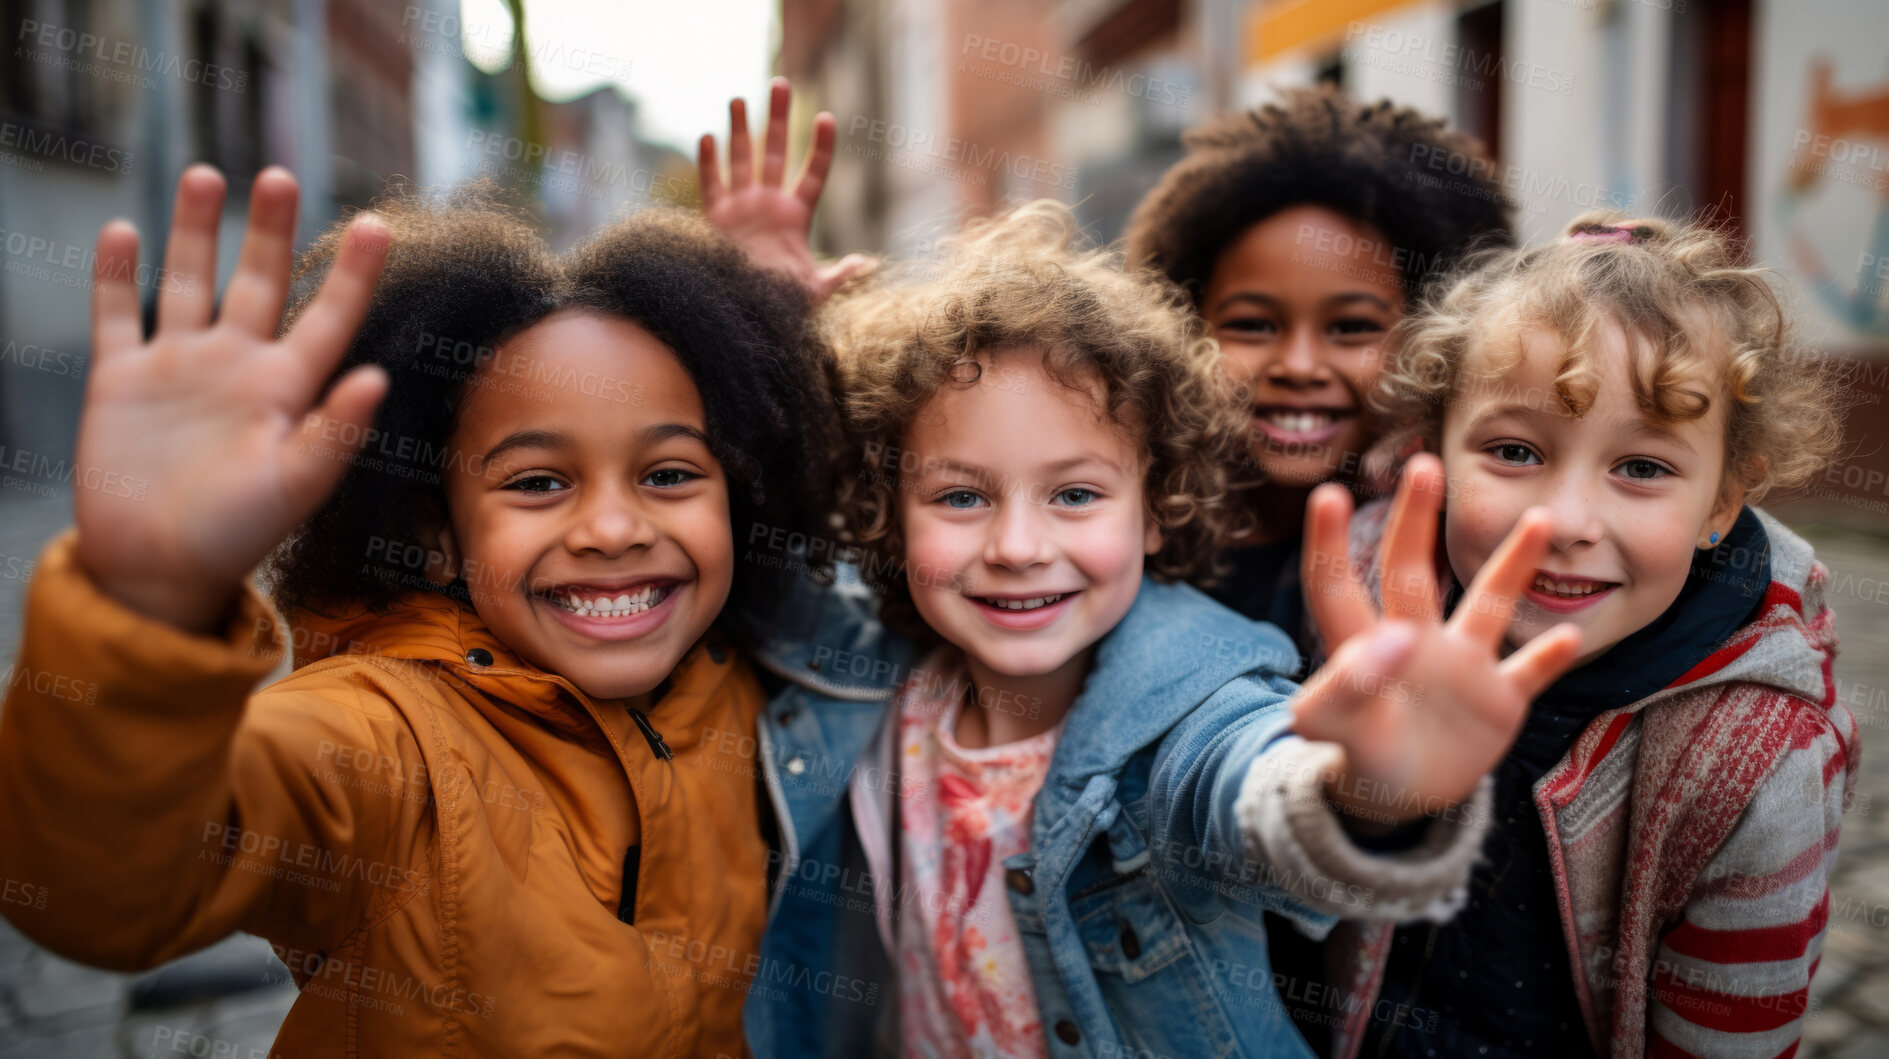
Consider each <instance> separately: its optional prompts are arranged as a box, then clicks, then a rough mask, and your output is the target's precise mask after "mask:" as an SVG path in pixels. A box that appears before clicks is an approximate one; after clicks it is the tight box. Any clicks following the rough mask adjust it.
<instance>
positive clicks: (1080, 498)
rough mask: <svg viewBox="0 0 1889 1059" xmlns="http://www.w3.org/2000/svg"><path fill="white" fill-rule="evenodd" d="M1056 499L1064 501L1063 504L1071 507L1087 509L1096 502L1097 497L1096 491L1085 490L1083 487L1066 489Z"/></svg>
mask: <svg viewBox="0 0 1889 1059" xmlns="http://www.w3.org/2000/svg"><path fill="white" fill-rule="evenodd" d="M1056 499H1058V500H1060V501H1062V502H1063V503H1065V504H1067V505H1069V506H1070V507H1085V506H1087V505H1089V504H1092V503H1094V502H1095V500H1096V495H1095V490H1093V489H1084V488H1082V487H1081V486H1071V487H1070V488H1068V489H1065V490H1063V491H1062V492H1060V493H1057V494H1056Z"/></svg>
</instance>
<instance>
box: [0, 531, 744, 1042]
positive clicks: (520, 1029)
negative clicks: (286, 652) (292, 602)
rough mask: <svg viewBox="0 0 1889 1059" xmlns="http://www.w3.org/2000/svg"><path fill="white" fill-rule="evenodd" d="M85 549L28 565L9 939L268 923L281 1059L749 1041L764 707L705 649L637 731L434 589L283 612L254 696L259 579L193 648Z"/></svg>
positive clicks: (269, 637) (134, 946)
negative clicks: (140, 609) (279, 673)
mask: <svg viewBox="0 0 1889 1059" xmlns="http://www.w3.org/2000/svg"><path fill="white" fill-rule="evenodd" d="M75 540H76V535H75V534H74V533H73V532H72V531H68V532H67V533H66V534H65V535H63V536H62V537H61V538H59V539H58V540H56V541H54V542H53V543H52V544H51V545H49V546H48V548H47V550H46V553H45V555H44V557H43V559H42V561H41V563H40V565H39V567H38V570H37V572H36V576H35V577H34V579H33V582H32V584H31V586H30V588H29V591H28V597H27V607H26V633H25V639H24V643H23V645H22V649H21V652H20V656H19V659H18V661H17V663H16V664H15V666H14V669H13V671H12V673H11V674H10V675H9V678H8V679H9V687H8V688H7V698H6V704H5V708H4V712H0V878H4V879H5V880H6V881H7V884H8V887H7V888H8V891H9V892H10V893H11V894H13V895H14V896H13V897H11V898H9V899H8V900H7V901H3V902H0V911H4V912H5V913H6V915H7V917H8V918H9V919H10V920H11V921H12V922H13V923H14V925H15V926H17V927H18V928H19V929H20V930H21V931H22V932H24V933H25V934H27V935H28V936H30V937H32V938H33V939H35V940H37V941H39V942H40V943H42V944H44V945H45V946H47V947H48V948H50V949H52V950H54V951H55V952H59V953H62V954H64V955H66V956H69V957H72V958H74V959H78V960H82V961H84V962H87V963H92V964H97V965H100V966H104V967H109V968H115V969H140V968H147V967H150V966H152V965H154V964H157V963H161V962H163V961H165V960H169V959H172V958H174V957H176V956H180V955H182V954H184V953H187V952H190V951H192V950H194V949H198V948H201V947H203V946H205V945H208V944H210V943H211V942H214V941H216V940H217V939H219V938H221V937H223V936H224V935H227V934H229V933H230V932H232V931H237V930H246V931H249V932H251V933H255V934H260V935H262V936H263V937H265V938H267V939H268V940H269V941H270V943H271V944H272V945H273V946H274V947H275V950H276V953H277V955H279V956H280V957H281V958H282V959H283V962H284V963H286V964H287V965H288V967H289V970H290V971H291V972H292V973H293V974H294V976H295V979H296V982H297V984H298V985H299V986H300V987H301V995H300V997H299V998H297V1000H296V1002H295V1005H294V1007H293V1009H292V1010H291V1011H290V1012H289V1016H288V1020H287V1021H286V1022H285V1023H284V1025H283V1027H282V1031H281V1035H280V1036H279V1037H278V1039H277V1045H276V1053H277V1054H280V1055H285V1056H309V1055H320V1056H331V1055H349V1056H354V1055H363V1056H402V1057H405V1056H416V1055H464V1056H484V1055H505V1056H524V1055H531V1056H540V1055H552V1054H557V1055H626V1056H627V1055H635V1056H698V1055H699V1056H712V1055H716V1054H718V1053H721V1054H727V1055H740V1054H741V1053H742V1040H741V1006H742V1001H743V1000H744V998H745V996H746V992H747V987H748V983H749V979H750V978H751V976H752V974H753V972H754V970H755V969H756V966H757V965H758V962H759V958H758V956H756V955H755V954H756V953H757V951H758V949H759V941H760V937H761V929H762V925H763V921H764V919H765V917H766V897H767V892H766V871H767V850H766V846H765V843H764V841H763V839H762V833H761V829H760V822H759V816H758V814H759V812H760V811H761V807H760V803H759V800H758V799H759V794H758V791H757V785H756V781H755V775H756V768H755V762H754V760H753V753H752V747H753V746H754V741H753V739H752V738H751V737H752V735H753V733H754V730H755V723H756V714H757V712H758V711H759V710H760V708H761V704H762V697H761V690H760V687H759V685H758V684H757V682H756V681H755V678H754V675H753V673H752V672H751V671H750V670H749V669H748V668H747V666H746V664H745V662H743V661H741V660H740V659H739V658H738V657H737V656H735V655H734V654H732V653H731V652H730V651H729V649H728V648H727V647H726V646H725V643H724V642H723V641H722V640H721V638H720V635H719V634H718V633H715V632H711V633H710V634H708V636H706V637H705V638H704V640H703V642H701V643H699V644H697V645H696V646H695V647H694V648H693V649H692V650H691V651H690V653H689V654H688V655H687V656H686V657H685V658H684V659H683V661H682V663H681V664H680V665H679V666H678V667H677V668H676V671H675V673H674V675H673V676H672V677H671V680H670V688H669V690H668V691H667V692H666V693H665V694H664V695H663V697H662V699H661V700H660V702H657V703H656V704H655V705H653V706H650V713H649V720H650V722H651V723H652V725H653V729H652V730H651V731H650V732H649V733H645V732H644V731H642V730H641V729H640V728H639V726H638V724H637V723H636V718H635V717H634V716H633V715H632V714H631V712H630V709H629V708H628V707H626V706H625V705H624V704H621V703H618V704H614V705H606V704H602V703H598V702H596V701H593V700H591V699H589V698H588V697H586V696H585V695H584V694H583V693H581V692H579V691H578V690H577V689H576V688H575V687H573V686H572V685H571V684H570V683H569V682H567V681H566V680H564V679H563V678H562V677H559V676H556V675H554V674H550V673H546V672H544V671H542V670H540V669H537V668H535V667H533V666H531V665H530V664H528V663H526V662H524V661H522V660H521V659H519V658H518V657H517V656H516V655H514V654H512V653H511V652H510V651H508V650H507V649H506V648H505V646H504V645H503V644H501V643H499V641H498V640H496V639H495V638H494V637H493V636H492V634H491V633H490V632H489V631H487V629H486V628H485V627H484V626H483V625H482V624H481V623H480V622H479V620H478V618H477V616H476V615H475V614H474V613H473V612H472V611H471V610H469V609H467V608H465V607H462V606H459V605H457V604H455V603H454V602H452V601H451V600H449V599H446V598H444V597H442V596H438V595H434V594H428V593H414V594H412V595H411V596H409V597H407V598H406V599H404V600H403V601H402V604H401V605H400V606H397V607H396V608H394V609H393V610H392V611H390V612H389V613H386V614H381V615H367V614H358V615H356V616H354V617H353V618H352V619H342V620H329V621H319V622H315V621H311V622H308V623H306V624H305V623H303V622H301V621H300V620H299V616H298V621H297V624H296V627H295V633H294V635H295V638H296V640H297V645H296V646H297V652H296V654H297V657H296V662H297V663H298V668H296V670H295V671H294V672H293V673H292V674H290V675H289V676H288V677H286V678H284V679H283V680H281V681H279V682H277V683H275V684H273V685H271V686H269V687H268V688H266V689H263V690H261V691H258V692H255V693H254V694H252V693H251V690H252V689H253V688H254V686H255V685H256V683H257V682H258V681H259V680H261V679H262V678H263V677H264V676H265V675H266V674H268V672H269V671H270V669H271V668H272V667H273V666H274V665H275V663H276V662H277V661H278V660H279V658H280V648H279V646H278V636H277V623H276V621H275V618H274V616H273V613H272V611H271V610H270V607H269V604H268V603H267V602H266V601H265V600H264V599H263V597H262V596H261V595H260V594H259V593H257V592H256V591H255V589H254V588H249V589H246V590H245V595H244V599H243V601H242V604H241V608H240V612H239V613H238V615H237V616H236V617H235V618H233V619H232V620H231V622H230V624H229V625H228V626H227V627H226V628H225V629H224V631H223V635H222V636H220V637H206V636H195V635H191V634H188V633H185V632H183V631H181V630H178V629H175V628H173V627H170V626H168V625H165V624H163V623H160V622H156V621H152V620H149V619H147V618H144V617H142V616H141V615H138V614H137V613H135V612H133V611H131V610H129V609H128V608H126V607H124V606H122V605H120V604H119V603H117V602H116V601H115V600H113V599H111V598H110V597H108V596H106V595H104V594H103V593H102V592H101V591H100V590H99V588H98V587H97V585H96V584H95V583H94V582H93V581H92V580H91V579H90V578H89V576H88V575H87V574H86V573H85V572H84V570H83V569H82V568H80V567H79V566H78V564H77V562H76V561H75V557H74V551H73V544H74V541H75ZM638 705H645V706H647V705H648V702H647V701H646V700H639V702H638ZM657 731H660V738H658V736H657V734H656V732H657ZM662 744H666V746H667V747H668V748H670V749H671V750H673V753H674V760H663V759H661V757H660V756H659V752H658V746H659V745H662ZM730 747H746V748H749V752H748V754H747V756H746V757H745V758H741V757H739V755H732V754H730V752H729V748H730ZM631 847H637V848H638V850H639V852H638V854H637V855H636V856H633V857H631V856H626V854H628V853H629V851H630V849H631ZM632 862H634V864H635V867H632V868H631V869H630V871H629V872H628V873H627V874H629V875H630V876H631V878H632V880H633V884H634V900H633V902H632V903H633V905H634V907H633V909H624V910H623V914H622V915H621V916H619V904H620V902H621V899H622V897H623V896H624V890H625V876H626V864H631V863H632ZM21 895H27V896H29V897H30V898H31V899H30V900H20V899H18V898H19V897H20V896H21Z"/></svg>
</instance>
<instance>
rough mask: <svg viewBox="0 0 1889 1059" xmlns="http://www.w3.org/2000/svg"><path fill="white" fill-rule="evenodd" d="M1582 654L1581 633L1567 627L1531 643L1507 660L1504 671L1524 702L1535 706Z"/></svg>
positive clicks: (1523, 646) (1562, 625)
mask: <svg viewBox="0 0 1889 1059" xmlns="http://www.w3.org/2000/svg"><path fill="white" fill-rule="evenodd" d="M1580 653H1581V630H1580V628H1579V627H1578V626H1576V625H1572V624H1568V623H1563V624H1560V625H1557V626H1555V627H1554V628H1552V629H1549V630H1548V631H1547V632H1545V633H1542V634H1541V635H1540V636H1537V637H1535V638H1534V639H1532V640H1530V641H1528V642H1527V643H1525V644H1523V645H1522V646H1521V649H1520V650H1518V651H1516V652H1515V653H1514V654H1512V655H1510V656H1508V657H1507V658H1505V659H1503V661H1502V665H1501V666H1500V669H1501V671H1502V675H1503V676H1505V677H1507V678H1509V680H1510V682H1511V683H1513V685H1514V687H1515V691H1516V693H1517V694H1519V695H1520V696H1521V697H1522V699H1523V700H1524V701H1527V702H1533V701H1534V700H1535V697H1536V696H1537V695H1540V694H1541V693H1542V692H1543V691H1544V690H1545V689H1546V688H1547V687H1548V685H1550V684H1552V683H1554V682H1555V681H1557V680H1559V679H1561V674H1563V673H1566V672H1567V671H1568V667H1569V666H1571V665H1573V664H1574V659H1575V658H1576V657H1578V656H1579V655H1580Z"/></svg>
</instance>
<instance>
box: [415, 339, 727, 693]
mask: <svg viewBox="0 0 1889 1059" xmlns="http://www.w3.org/2000/svg"><path fill="white" fill-rule="evenodd" d="M508 376H510V377H512V378H516V379H518V380H519V381H520V385H508V384H507V383H509V382H510V381H511V380H510V379H508V378H507V377H508ZM526 379H529V380H532V381H531V382H529V383H526V382H524V380H526ZM537 380H547V381H546V382H543V383H540V382H538V381H537ZM602 380H624V381H628V382H629V383H630V384H631V385H628V386H624V385H620V384H614V383H609V382H600V384H599V385H596V386H592V385H589V384H588V382H589V381H602ZM528 390H529V391H537V393H536V394H533V393H521V391H528ZM538 395H542V396H544V397H545V398H546V399H543V400H540V399H537V397H538ZM706 432H707V424H706V418H705V416H704V413H703V409H702V399H701V395H700V394H699V393H698V392H697V391H696V388H695V383H694V381H693V380H692V379H691V378H690V377H689V374H688V372H687V371H685V370H684V369H683V367H682V364H681V362H680V361H678V360H677V359H676V356H675V354H674V352H672V351H671V350H670V349H669V347H668V346H666V345H664V344H663V343H662V342H661V341H659V340H658V339H656V338H655V336H653V335H651V334H650V333H649V332H648V331H645V330H643V329H642V328H641V327H639V326H637V325H636V324H634V323H631V322H629V321H627V320H624V319H621V318H618V317H612V316H604V315H598V314H595V313H589V312H575V311H572V312H560V313H557V314H554V315H552V316H549V317H547V318H545V319H544V320H542V321H540V322H539V323H537V324H534V325H533V326H531V327H529V328H526V329H525V330H524V331H521V332H519V334H518V335H517V336H515V337H514V338H512V339H511V340H509V341H507V342H505V343H503V344H502V345H501V346H500V347H499V349H498V352H497V354H496V355H495V356H494V357H493V359H492V360H491V361H489V362H488V363H487V364H485V365H484V366H482V367H481V368H480V370H479V374H478V375H476V376H475V377H474V378H473V380H472V381H471V382H470V383H469V384H468V385H467V392H466V399H465V403H464V406H463V408H462V409H461V413H460V417H459V422H458V425H457V427H456V429H455V431H454V433H453V436H452V438H451V439H450V440H449V442H448V451H450V452H452V453H454V454H457V455H458V456H459V458H457V459H455V460H454V461H453V464H454V466H453V468H452V470H451V472H450V473H449V474H448V477H447V482H446V492H447V503H448V505H449V508H450V511H451V519H450V521H451V529H450V532H448V533H446V534H443V535H442V537H441V545H442V547H441V550H442V551H444V552H446V553H447V554H448V555H450V556H452V557H453V558H454V572H458V573H461V574H463V575H464V577H465V580H466V583H467V586H468V588H469V589H470V590H471V593H472V599H473V605H474V609H476V610H477V611H478V614H479V618H480V620H482V621H483V622H485V624H486V625H487V626H488V627H489V628H490V629H491V630H492V633H493V635H495V636H497V637H498V638H499V639H500V640H501V641H503V642H504V643H505V644H506V646H508V647H510V648H511V649H512V650H514V651H516V652H518V654H519V655H520V656H522V657H523V658H524V659H526V660H527V661H529V662H531V663H532V664H534V665H537V666H539V667H540V668H542V669H545V670H547V671H549V672H552V673H557V674H560V675H562V676H564V677H566V678H568V679H569V680H571V681H572V682H573V683H574V684H576V685H577V686H578V687H579V688H581V689H583V691H584V692H585V693H586V694H589V695H591V696H593V697H596V698H602V699H617V698H627V697H629V696H632V695H640V694H643V693H645V692H647V691H649V690H650V689H651V688H654V687H655V686H656V685H657V684H658V683H660V682H661V681H662V680H663V678H665V677H667V676H668V675H669V673H670V671H671V670H673V669H674V668H675V666H676V663H677V662H679V661H680V660H681V658H682V655H683V653H684V652H686V651H687V650H688V649H689V647H690V646H691V645H693V644H694V643H695V641H696V639H697V638H698V637H700V636H701V635H702V633H703V632H704V631H705V630H706V629H707V628H708V625H709V623H710V622H711V621H713V620H714V618H715V616H716V615H717V614H719V613H720V612H721V608H722V604H723V603H724V602H726V600H727V598H728V589H729V585H730V583H731V580H732V576H733V568H734V542H733V535H732V530H731V529H730V526H729V514H728V486H727V482H726V479H725V478H724V477H723V475H722V469H721V466H720V464H719V463H717V462H716V460H715V458H714V457H713V456H712V455H710V453H709V447H708V442H707V437H706Z"/></svg>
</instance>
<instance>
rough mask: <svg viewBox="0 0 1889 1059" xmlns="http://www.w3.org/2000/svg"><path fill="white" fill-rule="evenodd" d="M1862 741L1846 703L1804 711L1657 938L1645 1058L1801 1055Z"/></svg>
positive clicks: (1767, 1058) (1766, 1058)
mask: <svg viewBox="0 0 1889 1059" xmlns="http://www.w3.org/2000/svg"><path fill="white" fill-rule="evenodd" d="M1855 738H1856V723H1855V720H1854V719H1853V718H1852V717H1851V716H1850V715H1849V712H1848V710H1847V709H1845V708H1844V707H1842V706H1841V705H1840V704H1839V705H1834V707H1833V708H1832V709H1831V710H1830V711H1829V712H1827V713H1826V712H1825V711H1824V710H1823V709H1816V708H1813V709H1806V710H1803V711H1802V712H1801V713H1799V714H1798V715H1797V722H1796V725H1795V728H1794V729H1793V731H1792V733H1791V739H1790V749H1789V750H1787V751H1786V752H1785V754H1784V756H1783V758H1782V760H1780V761H1779V762H1778V764H1777V767H1776V768H1775V769H1774V770H1773V771H1772V773H1771V775H1770V776H1769V777H1768V778H1767V779H1766V780H1765V782H1764V785H1763V786H1762V787H1760V788H1759V789H1758V792H1757V794H1756V796H1755V797H1753V798H1752V800H1751V803H1750V804H1749V805H1748V806H1747V807H1746V810H1745V813H1744V816H1743V817H1742V818H1741V819H1740V820H1739V822H1738V826H1737V828H1736V829H1735V830H1733V832H1732V834H1731V836H1730V837H1729V838H1728V839H1727V840H1726V842H1725V844H1724V845H1723V846H1722V847H1720V849H1719V852H1718V854H1717V855H1716V856H1714V857H1713V859H1712V862H1711V863H1710V864H1709V865H1707V867H1706V869H1705V871H1704V872H1702V873H1701V874H1700V877H1699V882H1698V884H1697V885H1696V886H1695V888H1694V890H1693V892H1692V895H1691V899H1690V900H1689V901H1688V902H1687V904H1686V907H1685V911H1684V913H1683V915H1682V917H1681V919H1680V921H1679V923H1678V924H1677V925H1675V926H1674V927H1673V928H1672V929H1670V930H1669V931H1667V933H1666V935H1665V937H1663V938H1662V939H1661V941H1660V945H1659V950H1658V953H1657V955H1656V956H1655V958H1654V962H1653V966H1652V973H1651V980H1650V981H1649V983H1648V987H1649V989H1648V998H1647V1035H1646V1041H1647V1054H1648V1055H1650V1056H1656V1057H1668V1056H1673V1057H1679V1056H1714V1057H1717V1056H1727V1057H1751V1059H1773V1057H1787V1056H1793V1055H1795V1054H1796V1053H1797V1049H1798V1043H1799V1040H1800V1038H1801V1036H1802V1032H1803V1022H1804V1019H1805V1017H1806V1016H1807V1015H1810V1014H1812V1013H1811V1012H1810V1011H1809V999H1810V979H1811V976H1812V975H1814V974H1816V972H1817V963H1818V960H1819V958H1820V956H1821V955H1822V952H1823V942H1824V937H1825V935H1826V933H1827V931H1828V929H1829V927H1830V923H1831V915H1830V911H1831V909H1830V887H1829V880H1830V868H1831V865H1832V864H1833V863H1834V862H1835V860H1836V855H1837V832H1838V829H1839V827H1840V826H1841V824H1842V822H1843V810H1844V799H1845V791H1846V788H1847V787H1848V786H1849V785H1850V784H1849V781H1850V779H1851V777H1850V776H1849V775H1847V767H1846V764H1847V761H1848V755H1847V752H1846V748H1847V747H1848V746H1850V745H1852V741H1853V740H1854V739H1855ZM1839 927H1840V928H1841V923H1839Z"/></svg>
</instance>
